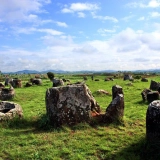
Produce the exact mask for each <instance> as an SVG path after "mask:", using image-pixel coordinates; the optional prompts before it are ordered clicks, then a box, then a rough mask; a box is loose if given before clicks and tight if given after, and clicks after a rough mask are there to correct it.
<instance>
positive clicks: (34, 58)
mask: <svg viewBox="0 0 160 160" xmlns="http://www.w3.org/2000/svg"><path fill="white" fill-rule="evenodd" d="M39 31H40V32H45V33H49V35H46V36H44V37H42V39H41V40H43V42H44V43H45V45H46V47H45V48H44V49H43V50H42V49H38V48H37V50H36V51H32V52H31V51H27V50H25V49H20V48H17V49H12V48H4V49H3V50H1V51H0V55H1V57H2V58H1V61H2V60H3V63H0V68H1V70H2V71H13V66H14V70H20V69H22V68H24V69H33V68H34V69H35V70H39V71H40V70H47V69H62V70H69V71H70V70H71V71H74V70H78V69H80V70H83V69H84V70H104V69H115V70H133V69H134V70H135V69H138V68H141V69H147V68H148V69H150V68H154V67H155V68H156V67H159V66H160V65H159V64H158V63H156V64H155V59H158V58H159V51H160V47H159V45H158V43H159V41H160V32H158V31H155V32H151V33H145V32H143V31H135V30H133V29H132V28H126V29H124V30H123V31H121V32H119V33H117V34H116V35H114V36H113V37H111V38H110V39H108V40H91V41H86V42H83V43H76V42H74V41H73V39H72V37H71V36H66V35H64V34H58V35H57V36H58V37H55V32H54V31H51V30H39ZM50 32H51V34H50ZM4 57H5V59H9V58H10V59H11V61H10V60H9V61H8V62H10V64H5V65H4V63H6V62H4V59H3V58H4ZM16 57H19V58H16ZM146 57H147V58H146ZM113 62H114V63H113ZM146 64H147V66H146ZM153 64H155V65H153ZM5 66H9V67H7V69H6V67H5ZM11 66H12V67H11Z"/></svg>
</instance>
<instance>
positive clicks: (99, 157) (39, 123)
mask: <svg viewBox="0 0 160 160" xmlns="http://www.w3.org/2000/svg"><path fill="white" fill-rule="evenodd" d="M10 76H12V75H10ZM30 76H31V77H34V75H30ZM30 76H28V75H21V77H20V78H21V79H22V80H23V84H25V82H26V81H27V80H28V79H29V78H30ZM60 76H61V77H64V78H66V79H69V80H70V81H71V82H72V83H74V82H77V81H83V77H82V76H78V75H60ZM109 76H111V75H109ZM105 77H106V75H98V74H97V75H94V78H95V79H99V81H92V80H91V78H88V80H87V81H86V82H85V83H86V85H87V86H88V87H89V89H90V91H91V92H92V95H93V96H94V98H95V99H96V101H97V102H98V104H99V105H100V107H101V110H102V113H104V112H105V110H106V108H107V107H108V105H109V104H110V102H111V101H112V95H111V94H112V86H113V85H116V84H117V85H120V86H122V88H123V92H124V101H125V110H124V117H123V122H122V123H112V124H99V123H98V122H96V121H95V124H94V125H89V124H87V123H80V124H77V125H76V126H73V127H68V126H63V127H62V128H54V127H51V126H50V122H49V119H48V117H47V116H46V107H45V93H46V90H47V88H50V87H51V86H52V84H51V82H50V81H49V80H48V79H43V80H42V85H41V86H36V85H35V86H31V87H28V88H27V87H22V88H15V91H16V96H15V98H14V99H13V100H12V101H13V102H15V103H18V104H20V105H21V106H22V109H23V114H24V117H23V118H22V119H18V118H15V119H13V120H10V121H4V122H1V123H0V130H1V131H0V137H1V142H0V146H1V147H0V159H21V160H23V159H48V160H49V159H56V160H60V159H61V160H62V159H63V160H64V159H69V160H76V159H77V160H78V159H79V160H83V159H84V160H86V159H88V160H103V159H104V160H111V159H112V160H147V159H148V160H151V159H153V158H156V159H160V155H159V153H160V152H159V148H160V147H156V146H155V145H149V144H147V143H146V140H145V134H146V122H145V121H146V111H147V108H148V103H147V102H143V101H142V97H141V91H142V90H143V89H144V88H149V86H150V81H151V80H155V81H157V82H160V77H159V76H155V77H147V78H148V80H149V81H148V82H141V81H138V80H137V81H134V82H133V85H132V86H128V85H126V81H123V79H122V78H121V79H120V78H118V79H115V80H114V81H104V79H105ZM99 89H103V90H106V91H108V92H109V93H110V95H104V94H99V93H97V91H98V90H99Z"/></svg>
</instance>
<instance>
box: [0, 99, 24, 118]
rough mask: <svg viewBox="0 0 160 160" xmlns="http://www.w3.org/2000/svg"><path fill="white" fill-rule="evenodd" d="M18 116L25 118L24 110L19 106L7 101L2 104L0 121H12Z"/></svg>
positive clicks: (0, 103)
mask: <svg viewBox="0 0 160 160" xmlns="http://www.w3.org/2000/svg"><path fill="white" fill-rule="evenodd" d="M16 116H18V117H19V118H22V117H23V110H22V107H21V106H20V105H19V104H16V103H13V102H7V101H2V102H0V121H2V120H7V119H12V118H14V117H16Z"/></svg>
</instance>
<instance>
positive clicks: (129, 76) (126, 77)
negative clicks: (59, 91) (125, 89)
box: [123, 74, 133, 81]
mask: <svg viewBox="0 0 160 160" xmlns="http://www.w3.org/2000/svg"><path fill="white" fill-rule="evenodd" d="M132 79H133V77H132V75H130V74H125V75H124V77H123V80H124V81H126V80H132Z"/></svg>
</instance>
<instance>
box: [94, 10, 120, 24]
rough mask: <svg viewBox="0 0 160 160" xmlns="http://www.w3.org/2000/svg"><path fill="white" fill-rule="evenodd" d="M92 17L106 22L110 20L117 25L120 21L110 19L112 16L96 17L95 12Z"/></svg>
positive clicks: (113, 18)
mask: <svg viewBox="0 0 160 160" xmlns="http://www.w3.org/2000/svg"><path fill="white" fill-rule="evenodd" d="M92 17H93V18H94V19H99V20H102V21H106V20H110V21H112V22H114V23H117V22H118V20H117V19H116V18H115V17H110V16H99V15H96V14H95V13H94V12H92Z"/></svg>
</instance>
